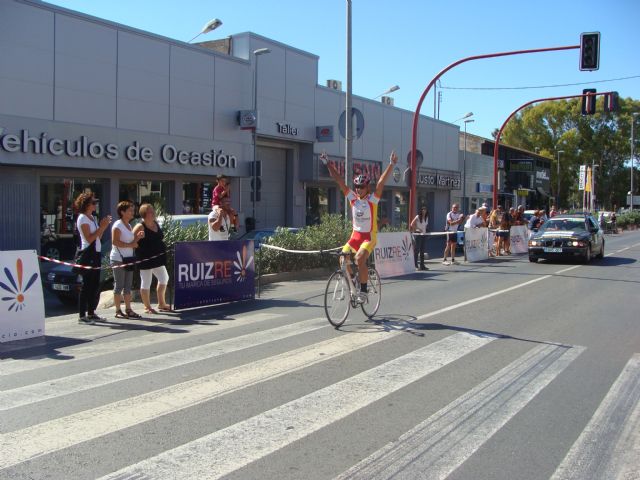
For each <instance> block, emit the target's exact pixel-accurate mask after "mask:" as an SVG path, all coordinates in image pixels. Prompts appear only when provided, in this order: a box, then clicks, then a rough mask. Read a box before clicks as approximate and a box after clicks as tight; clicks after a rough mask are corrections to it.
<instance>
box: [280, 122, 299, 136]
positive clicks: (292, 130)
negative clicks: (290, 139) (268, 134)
mask: <svg viewBox="0 0 640 480" xmlns="http://www.w3.org/2000/svg"><path fill="white" fill-rule="evenodd" d="M276 126H277V127H278V133H282V134H283V135H293V136H294V137H297V136H298V133H299V131H300V130H299V129H298V127H294V126H293V125H291V124H290V123H282V122H276Z"/></svg>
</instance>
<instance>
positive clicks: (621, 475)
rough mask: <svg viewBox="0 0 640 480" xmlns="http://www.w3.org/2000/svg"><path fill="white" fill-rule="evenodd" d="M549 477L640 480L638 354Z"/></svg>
mask: <svg viewBox="0 0 640 480" xmlns="http://www.w3.org/2000/svg"><path fill="white" fill-rule="evenodd" d="M551 478H552V480H574V479H575V480H579V479H585V478H606V479H611V480H616V479H618V480H633V479H639V478H640V354H636V355H634V356H633V357H632V358H631V360H629V362H628V363H627V365H626V366H625V368H624V370H623V371H622V373H621V374H620V376H619V377H618V379H617V380H616V381H615V383H614V384H613V386H612V387H611V389H610V390H609V393H608V394H607V395H606V397H605V398H604V400H603V401H602V403H601V404H600V406H599V407H598V409H597V410H596V412H595V414H594V415H593V417H592V418H591V421H590V422H589V424H588V425H587V427H586V428H585V429H584V431H583V432H582V434H581V435H580V437H579V438H578V439H577V440H576V442H575V443H574V444H573V447H571V450H570V451H569V453H568V454H567V456H566V457H565V459H564V461H563V462H562V463H561V464H560V466H559V467H558V469H557V470H556V472H555V473H554V475H553V477H551Z"/></svg>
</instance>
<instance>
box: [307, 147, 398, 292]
mask: <svg viewBox="0 0 640 480" xmlns="http://www.w3.org/2000/svg"><path fill="white" fill-rule="evenodd" d="M320 160H322V163H324V164H325V165H326V166H327V168H328V170H329V174H330V175H331V178H333V179H334V180H335V182H336V183H337V184H338V186H339V187H340V190H342V193H343V194H344V195H345V197H346V198H347V201H348V202H349V203H350V204H351V216H352V218H353V232H352V234H351V238H349V241H348V242H347V244H346V245H345V246H344V248H343V249H342V252H343V253H351V254H355V261H356V265H357V266H358V276H359V280H360V293H359V294H358V301H359V302H360V303H365V302H366V301H367V298H368V297H367V293H368V290H367V282H368V281H369V271H368V269H367V259H368V258H369V255H371V253H372V252H373V247H374V246H375V244H376V234H377V232H378V202H380V197H381V195H382V190H384V184H385V183H386V181H387V178H388V177H389V175H390V174H391V172H392V170H393V167H394V166H395V164H396V163H397V162H398V156H397V155H396V152H391V156H390V157H389V165H388V166H387V168H386V169H385V170H384V172H383V173H382V175H381V176H380V179H379V180H378V183H377V184H376V189H375V191H374V192H373V193H370V191H369V190H370V189H369V184H370V179H369V177H368V176H367V175H363V174H360V175H356V176H355V178H354V179H353V190H351V189H349V187H347V185H346V184H345V183H344V180H343V179H342V178H341V176H340V174H339V173H338V171H337V170H336V168H335V167H334V166H333V165H332V164H331V163H327V154H326V153H325V152H322V154H321V155H320Z"/></svg>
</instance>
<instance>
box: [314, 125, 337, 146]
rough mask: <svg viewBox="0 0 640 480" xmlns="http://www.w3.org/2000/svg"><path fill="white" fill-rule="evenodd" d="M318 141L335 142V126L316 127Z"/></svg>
mask: <svg viewBox="0 0 640 480" xmlns="http://www.w3.org/2000/svg"><path fill="white" fill-rule="evenodd" d="M316 140H317V141H318V142H321V143H326V142H333V125H323V126H320V127H316Z"/></svg>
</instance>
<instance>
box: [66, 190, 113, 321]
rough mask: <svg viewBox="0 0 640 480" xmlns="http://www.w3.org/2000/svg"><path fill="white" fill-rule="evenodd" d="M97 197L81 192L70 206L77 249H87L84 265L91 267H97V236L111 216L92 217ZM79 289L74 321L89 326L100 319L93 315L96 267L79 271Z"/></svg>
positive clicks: (97, 291)
mask: <svg viewBox="0 0 640 480" xmlns="http://www.w3.org/2000/svg"><path fill="white" fill-rule="evenodd" d="M97 204H98V200H96V199H95V197H94V196H93V193H81V194H80V195H78V198H76V200H75V202H74V205H75V207H76V210H77V211H78V213H79V215H78V219H77V221H76V228H77V229H78V234H79V235H80V249H81V250H84V249H87V248H89V249H90V250H89V252H90V255H88V258H89V261H88V262H87V264H88V265H89V266H92V267H100V264H101V248H102V245H101V243H100V238H101V237H102V234H103V233H104V232H105V230H106V229H107V228H109V224H110V223H111V215H107V216H106V217H104V218H103V219H102V220H100V223H98V222H97V220H96V219H95V217H94V216H93V215H94V214H95V213H96V205H97ZM80 275H82V288H81V289H80V298H79V300H78V315H79V318H78V322H79V323H82V324H88V325H92V324H93V323H94V322H95V321H96V320H102V319H101V318H100V317H99V316H98V315H96V307H97V306H98V300H99V298H100V269H99V268H97V269H95V270H82V271H81V272H80Z"/></svg>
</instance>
